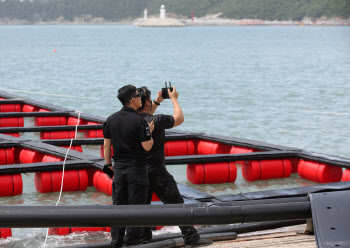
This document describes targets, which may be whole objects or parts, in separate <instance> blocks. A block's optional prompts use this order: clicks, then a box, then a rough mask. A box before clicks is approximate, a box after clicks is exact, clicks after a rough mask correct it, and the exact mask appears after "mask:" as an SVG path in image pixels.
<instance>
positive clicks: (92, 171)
mask: <svg viewBox="0 0 350 248" xmlns="http://www.w3.org/2000/svg"><path fill="white" fill-rule="evenodd" d="M86 171H87V173H88V187H90V186H94V175H95V173H96V171H97V169H94V168H90V169H86Z"/></svg>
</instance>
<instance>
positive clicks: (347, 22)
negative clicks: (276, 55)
mask: <svg viewBox="0 0 350 248" xmlns="http://www.w3.org/2000/svg"><path fill="white" fill-rule="evenodd" d="M177 20H178V21H180V22H181V23H183V24H184V25H185V26H350V18H348V19H341V18H331V19H324V18H321V19H317V20H311V19H309V18H304V19H303V20H302V21H265V20H258V19H242V20H235V19H222V18H217V17H216V18H215V17H214V18H213V17H201V18H194V19H193V21H192V20H191V19H177ZM144 21H145V20H144V19H143V18H139V19H135V20H123V21H119V22H110V21H106V20H104V19H103V18H75V19H74V21H66V20H64V18H62V17H60V18H58V19H57V20H54V21H49V22H43V21H37V22H32V21H27V20H20V19H9V18H2V19H1V18H0V25H125V26H127V25H130V26H132V25H133V26H138V25H140V24H142V23H143V22H144Z"/></svg>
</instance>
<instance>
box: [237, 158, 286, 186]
mask: <svg viewBox="0 0 350 248" xmlns="http://www.w3.org/2000/svg"><path fill="white" fill-rule="evenodd" d="M242 173H243V177H244V178H245V179H246V180H248V181H256V180H267V179H273V178H284V177H290V175H291V173H292V164H291V162H290V160H289V159H283V160H282V159H276V160H261V161H244V164H243V166H242Z"/></svg>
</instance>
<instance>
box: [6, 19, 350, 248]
mask: <svg viewBox="0 0 350 248" xmlns="http://www.w3.org/2000/svg"><path fill="white" fill-rule="evenodd" d="M349 72H350V27H305V26H304V27H186V28H139V27H133V26H0V91H6V92H9V93H13V94H16V95H19V96H21V97H27V98H32V99H37V100H39V101H42V102H48V103H52V104H56V105H60V106H64V107H66V108H69V109H72V110H79V111H82V112H84V113H89V114H93V115H99V116H103V117H107V116H109V115H110V114H111V113H113V112H115V111H117V110H119V109H120V108H121V104H120V103H119V101H118V100H117V98H116V93H117V90H118V89H119V88H120V87H121V86H123V85H125V84H134V85H136V86H144V85H145V86H147V87H149V88H150V89H151V90H152V92H153V94H154V96H155V94H156V92H157V90H159V89H160V88H161V87H162V86H163V85H164V82H165V81H171V83H172V84H173V85H174V86H175V87H176V88H177V90H178V92H179V101H180V104H181V106H182V108H183V112H184V114H185V122H184V124H183V125H181V126H180V127H178V128H177V129H178V130H184V131H193V132H204V133H207V134H219V135H225V136H232V137H240V138H246V139H252V140H259V141H264V142H267V143H271V144H276V145H285V146H290V147H296V148H301V149H304V150H307V151H315V152H319V153H324V154H330V155H337V156H342V157H348V158H349V157H350V150H349V147H350V139H349V130H350V111H349V110H350V100H349V99H350V98H349V95H350V73H349ZM157 112H158V113H164V114H172V113H173V112H172V104H171V102H170V101H169V100H168V101H167V100H165V101H164V102H163V103H162V104H161V106H160V107H159V108H158V110H157ZM32 122H33V120H32V119H30V118H28V119H26V123H25V125H28V126H29V125H33V123H32ZM23 137H30V138H33V139H38V136H37V135H29V134H25V135H23ZM83 149H84V152H89V153H92V154H96V155H98V154H99V147H97V146H96V147H83ZM169 170H170V171H171V173H173V174H174V175H175V179H176V180H177V181H178V182H179V183H182V184H186V185H189V186H193V185H192V184H191V183H189V182H187V178H186V165H178V166H169ZM22 177H23V181H24V189H23V194H22V195H19V196H15V197H3V198H0V205H11V204H22V205H54V204H55V203H56V201H57V199H58V193H52V194H40V193H38V192H36V190H35V187H34V175H33V174H28V175H24V174H22ZM313 184H314V183H312V182H309V181H306V180H303V179H300V178H299V177H298V175H292V177H291V178H289V179H279V180H270V181H263V182H257V183H249V182H247V181H245V180H244V179H243V178H242V175H241V170H240V167H239V171H238V178H237V180H236V182H235V183H234V184H220V185H196V186H194V187H195V188H196V189H199V190H202V191H205V192H208V193H209V194H212V195H223V194H231V193H240V192H250V191H259V190H266V189H277V188H291V187H297V186H306V185H313ZM60 204H62V205H63V204H66V205H84V204H86V205H87V204H111V199H110V197H109V196H107V195H105V194H103V193H100V192H96V190H95V189H94V188H89V189H88V190H87V191H86V192H83V193H80V192H79V193H76V192H69V193H67V192H64V193H63V196H62V199H61V203H60ZM167 230H170V231H172V229H167ZM174 230H176V229H174ZM12 233H13V237H12V238H10V239H7V240H0V246H1V247H26V248H29V247H39V246H42V244H43V243H44V240H45V234H46V229H42V228H39V229H13V230H12ZM109 238H110V236H109V234H106V233H97V234H71V235H68V236H65V237H58V236H50V237H49V238H48V241H47V247H56V246H59V245H64V244H76V243H84V242H97V241H106V240H108V239H109Z"/></svg>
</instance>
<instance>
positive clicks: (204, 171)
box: [187, 162, 237, 184]
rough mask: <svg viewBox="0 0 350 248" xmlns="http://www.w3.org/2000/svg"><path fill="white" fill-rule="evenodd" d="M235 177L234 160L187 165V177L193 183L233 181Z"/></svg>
mask: <svg viewBox="0 0 350 248" xmlns="http://www.w3.org/2000/svg"><path fill="white" fill-rule="evenodd" d="M236 178H237V168H236V163H234V162H229V163H228V162H221V163H208V164H189V165H187V179H188V181H190V182H191V183H194V184H214V183H233V182H235V181H236Z"/></svg>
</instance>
